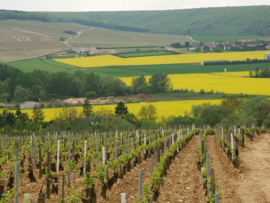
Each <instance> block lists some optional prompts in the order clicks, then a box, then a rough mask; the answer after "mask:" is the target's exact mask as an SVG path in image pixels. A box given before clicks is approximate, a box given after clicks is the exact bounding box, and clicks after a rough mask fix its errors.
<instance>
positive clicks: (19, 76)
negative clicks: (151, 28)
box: [0, 64, 172, 102]
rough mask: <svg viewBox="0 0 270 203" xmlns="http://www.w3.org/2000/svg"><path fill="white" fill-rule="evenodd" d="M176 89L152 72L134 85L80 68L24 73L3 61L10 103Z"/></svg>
mask: <svg viewBox="0 0 270 203" xmlns="http://www.w3.org/2000/svg"><path fill="white" fill-rule="evenodd" d="M171 89H172V83H171V81H170V79H169V78H168V77H167V75H166V74H163V73H157V74H154V75H152V77H151V78H150V79H149V81H148V82H147V81H146V78H145V77H144V76H143V75H142V76H140V77H139V78H134V79H133V81H132V88H131V87H128V86H127V85H126V84H125V83H124V82H123V81H122V80H120V79H118V78H114V77H112V76H102V77H101V76H100V75H98V74H94V73H86V72H84V71H81V70H77V71H75V72H74V73H67V72H56V73H52V72H46V71H40V70H34V71H33V72H28V73H24V72H22V71H21V70H19V69H16V68H13V67H10V66H8V65H5V64H0V97H1V98H2V99H4V100H5V101H6V102H9V101H11V99H13V98H14V99H16V100H17V101H18V102H21V101H26V100H34V101H38V100H39V99H41V100H47V99H50V98H59V97H88V98H91V97H100V96H125V95H130V94H132V93H141V92H143V93H147V92H155V93H156V92H157V93H158V92H165V91H169V90H171Z"/></svg>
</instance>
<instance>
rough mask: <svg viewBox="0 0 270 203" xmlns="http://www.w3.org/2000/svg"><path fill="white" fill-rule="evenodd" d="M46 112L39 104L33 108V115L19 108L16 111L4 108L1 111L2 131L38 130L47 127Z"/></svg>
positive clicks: (0, 126) (0, 123)
mask: <svg viewBox="0 0 270 203" xmlns="http://www.w3.org/2000/svg"><path fill="white" fill-rule="evenodd" d="M44 119H45V113H44V112H43V110H42V109H40V108H38V107H37V106H36V107H34V108H33V110H32V113H31V116H29V114H28V113H23V112H22V111H21V110H20V109H17V110H16V112H15V113H13V112H11V111H8V110H6V109H4V110H3V111H2V113H1V112H0V131H17V132H23V131H24V130H27V131H38V130H39V129H40V128H42V126H43V127H46V126H47V123H44Z"/></svg>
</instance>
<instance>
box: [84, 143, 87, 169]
mask: <svg viewBox="0 0 270 203" xmlns="http://www.w3.org/2000/svg"><path fill="white" fill-rule="evenodd" d="M86 145H87V140H84V153H83V157H84V161H83V165H84V167H83V173H84V174H85V168H86V164H85V157H86Z"/></svg>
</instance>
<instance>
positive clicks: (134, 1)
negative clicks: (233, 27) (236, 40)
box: [0, 0, 270, 11]
mask: <svg viewBox="0 0 270 203" xmlns="http://www.w3.org/2000/svg"><path fill="white" fill-rule="evenodd" d="M252 5H270V1H269V0H256V1H254V0H225V1H224V0H77V1H76V0H0V9H6V10H21V11H128V10H169V9H187V8H202V7H226V6H252Z"/></svg>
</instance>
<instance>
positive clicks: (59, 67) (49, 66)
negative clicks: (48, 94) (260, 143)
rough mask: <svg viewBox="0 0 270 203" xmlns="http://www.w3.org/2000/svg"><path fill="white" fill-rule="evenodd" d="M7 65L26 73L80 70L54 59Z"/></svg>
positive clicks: (15, 62)
mask: <svg viewBox="0 0 270 203" xmlns="http://www.w3.org/2000/svg"><path fill="white" fill-rule="evenodd" d="M6 64H8V65H10V66H13V67H15V68H18V69H20V70H22V71H24V72H31V71H33V70H44V71H52V72H57V71H74V70H77V69H80V68H79V67H77V66H71V65H67V64H63V63H58V62H56V61H54V60H52V59H40V58H35V59H26V60H21V61H14V62H9V63H6Z"/></svg>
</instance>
